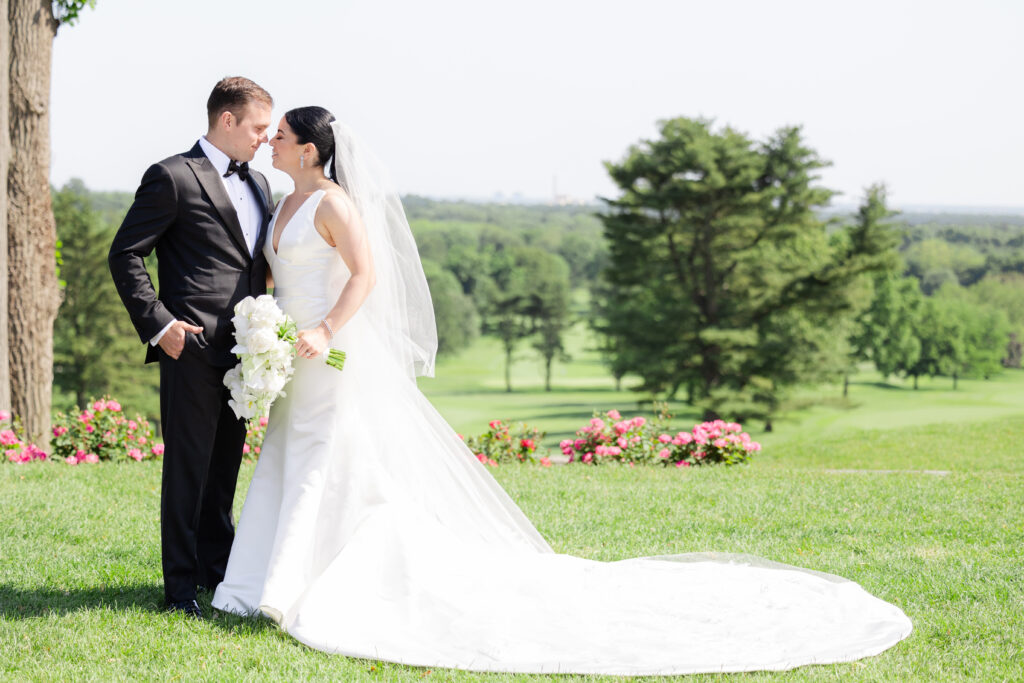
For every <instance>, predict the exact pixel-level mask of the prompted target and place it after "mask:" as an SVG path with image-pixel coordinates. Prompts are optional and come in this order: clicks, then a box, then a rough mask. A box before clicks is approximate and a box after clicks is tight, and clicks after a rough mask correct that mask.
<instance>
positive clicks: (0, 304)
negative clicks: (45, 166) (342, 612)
mask: <svg viewBox="0 0 1024 683" xmlns="http://www.w3.org/2000/svg"><path fill="white" fill-rule="evenodd" d="M9 9H10V3H9V2H8V0H0V65H7V66H4V67H0V410H10V409H11V354H10V351H9V348H10V347H9V346H8V343H7V306H8V296H7V276H6V273H7V168H8V165H9V161H10V158H11V131H10V121H11V117H10V111H11V70H10V63H11V32H10V20H9V19H8V17H7V12H8V10H9Z"/></svg>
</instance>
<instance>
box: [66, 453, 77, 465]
mask: <svg viewBox="0 0 1024 683" xmlns="http://www.w3.org/2000/svg"><path fill="white" fill-rule="evenodd" d="M64 462H66V463H67V464H69V465H77V464H78V458H76V457H75V456H73V455H69V456H68V457H66V458H64Z"/></svg>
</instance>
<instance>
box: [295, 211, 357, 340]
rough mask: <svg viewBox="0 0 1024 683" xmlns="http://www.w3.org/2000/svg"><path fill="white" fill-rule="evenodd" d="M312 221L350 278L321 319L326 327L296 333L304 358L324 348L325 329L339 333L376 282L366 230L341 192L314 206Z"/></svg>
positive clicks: (328, 333)
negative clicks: (338, 256) (339, 256)
mask: <svg viewBox="0 0 1024 683" xmlns="http://www.w3.org/2000/svg"><path fill="white" fill-rule="evenodd" d="M314 221H315V224H316V227H317V232H319V233H321V236H322V237H323V238H324V239H325V240H327V242H328V243H329V244H331V245H332V246H334V247H335V248H336V249H337V250H338V253H339V254H340V255H341V258H342V260H343V261H344V262H345V265H346V266H348V270H349V272H350V273H351V274H352V276H351V277H350V278H349V279H348V282H346V283H345V287H344V288H343V289H342V290H341V295H339V296H338V301H337V303H335V304H334V307H333V308H332V309H331V310H330V311H329V312H328V313H327V315H326V316H324V320H325V321H326V325H324V324H323V323H321V324H320V325H317V326H316V327H314V328H313V329H311V330H301V331H299V333H298V335H297V336H298V338H299V341H298V342H297V343H296V344H295V349H296V351H297V352H298V354H299V355H300V356H304V357H307V358H314V357H316V356H317V355H319V354H321V353H323V352H324V351H325V350H326V349H327V343H328V342H329V341H330V339H331V336H332V334H331V332H330V331H329V330H328V329H327V326H330V330H333V331H334V332H337V331H338V330H340V329H341V327H342V326H343V325H344V324H345V323H347V322H348V321H349V319H350V318H351V317H352V316H353V315H355V314H356V311H358V310H359V307H360V306H362V305H363V301H365V300H366V297H367V296H368V295H369V294H370V290H371V289H373V285H374V284H375V283H376V275H375V274H374V269H373V256H372V254H371V253H370V243H369V241H368V240H367V238H366V229H365V228H364V227H363V221H362V219H361V218H360V217H359V213H358V212H357V211H356V209H355V206H354V205H353V204H352V200H351V199H349V198H348V197H347V196H346V195H345V194H344V193H342V192H329V193H328V194H327V195H326V196H325V197H324V198H323V200H321V202H320V206H319V207H317V211H316V216H315V219H314ZM324 232H326V234H323V233H324ZM328 238H330V239H328Z"/></svg>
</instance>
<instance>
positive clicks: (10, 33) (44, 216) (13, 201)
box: [0, 0, 94, 450]
mask: <svg viewBox="0 0 1024 683" xmlns="http://www.w3.org/2000/svg"><path fill="white" fill-rule="evenodd" d="M93 4H94V0H7V2H5V3H4V7H3V8H2V9H3V10H4V14H5V15H6V17H7V23H6V29H7V32H6V36H5V41H4V44H5V47H9V50H10V54H9V56H10V60H9V62H7V63H5V64H6V65H5V67H4V68H5V69H6V68H8V67H9V75H10V80H9V83H8V84H7V85H9V88H0V90H5V92H4V94H5V95H7V97H8V101H7V102H5V103H4V106H3V107H0V109H2V110H4V111H5V112H9V114H8V116H9V118H8V119H7V120H6V121H4V122H3V123H5V124H6V125H7V129H8V132H9V138H10V149H9V150H7V149H0V152H2V154H0V156H4V157H5V158H6V159H7V160H8V161H9V166H8V168H7V174H6V177H5V178H4V180H5V181H6V182H5V183H4V186H5V188H6V193H7V194H6V210H7V254H6V256H7V269H6V270H7V283H8V284H7V286H8V291H7V293H6V294H7V297H6V298H7V302H8V309H7V332H6V334H7V336H6V339H5V341H6V346H7V348H8V349H9V353H10V357H9V359H8V362H9V365H8V367H9V377H10V396H11V407H12V409H13V411H14V412H15V413H16V414H17V415H19V416H20V417H21V419H22V421H23V424H24V426H25V431H26V432H27V436H28V438H29V439H31V440H32V441H34V442H35V443H36V444H37V445H38V446H40V447H41V448H42V449H44V450H46V449H48V447H49V440H50V407H51V391H52V385H53V324H54V319H55V318H56V316H57V308H58V307H59V305H60V290H59V287H58V283H57V274H56V264H55V262H54V261H55V259H54V249H55V246H56V242H57V235H56V229H55V227H54V220H53V209H52V205H51V203H50V179H49V175H50V129H49V104H50V64H51V58H50V56H51V52H52V49H53V39H54V38H55V37H56V35H57V29H58V28H59V27H60V25H61V24H62V23H63V24H71V23H73V22H74V21H75V20H76V19H77V18H78V15H79V14H80V12H81V11H82V10H83V9H84V8H85V7H86V6H92V5H93ZM0 142H2V143H6V142H7V141H6V140H2V141H0ZM8 152H9V154H8ZM0 170H2V169H0ZM4 298H5V297H3V296H0V300H2V299H4ZM5 376H6V375H4V376H3V377H5ZM3 377H0V379H3ZM4 393H6V392H5V390H3V389H0V397H2V396H3V394H4Z"/></svg>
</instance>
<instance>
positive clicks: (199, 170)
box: [186, 143, 252, 258]
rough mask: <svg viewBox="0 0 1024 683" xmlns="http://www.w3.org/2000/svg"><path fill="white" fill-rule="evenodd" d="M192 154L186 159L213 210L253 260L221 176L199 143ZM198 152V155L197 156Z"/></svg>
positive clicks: (243, 250)
mask: <svg viewBox="0 0 1024 683" xmlns="http://www.w3.org/2000/svg"><path fill="white" fill-rule="evenodd" d="M192 152H193V153H192V154H190V155H189V158H188V159H186V161H187V162H188V165H189V167H191V168H192V172H193V173H195V174H196V179H197V180H198V181H199V184H200V185H202V186H203V189H204V190H206V194H207V196H208V197H209V198H210V201H211V202H213V208H215V209H216V210H217V213H218V214H220V217H221V220H223V221H224V225H225V226H226V227H227V230H228V234H229V235H231V239H233V240H234V241H235V245H236V246H237V247H238V248H239V249H240V250H241V251H242V253H243V254H245V256H246V258H252V256H251V255H250V254H249V246H248V245H247V244H246V243H245V235H243V234H242V224H241V223H239V222H238V212H236V211H235V206H234V204H232V203H231V198H230V197H228V192H227V190H225V189H224V183H223V182H222V181H221V179H220V175H218V173H217V170H216V169H215V168H214V167H213V164H212V163H211V162H210V160H209V159H207V158H206V155H205V154H203V150H202V147H200V146H199V144H198V143H197V144H196V146H195V147H193V148H192ZM196 152H198V154H195V153H196Z"/></svg>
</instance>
